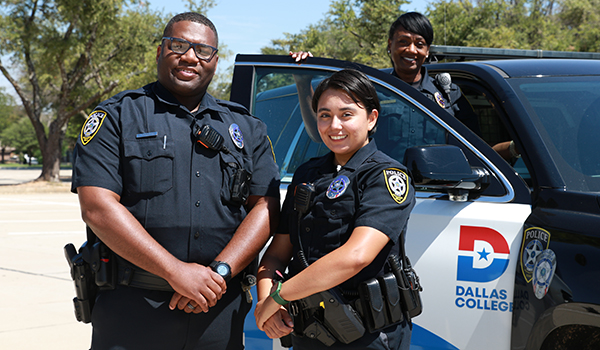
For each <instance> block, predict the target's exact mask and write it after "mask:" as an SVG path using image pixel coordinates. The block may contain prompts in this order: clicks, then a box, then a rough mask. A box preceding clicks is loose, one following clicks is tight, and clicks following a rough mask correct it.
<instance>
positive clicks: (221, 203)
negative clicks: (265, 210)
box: [72, 82, 279, 264]
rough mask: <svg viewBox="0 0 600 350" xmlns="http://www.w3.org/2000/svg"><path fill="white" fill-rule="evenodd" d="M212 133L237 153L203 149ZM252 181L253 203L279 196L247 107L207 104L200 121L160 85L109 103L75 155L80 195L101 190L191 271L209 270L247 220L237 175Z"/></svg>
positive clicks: (263, 137)
mask: <svg viewBox="0 0 600 350" xmlns="http://www.w3.org/2000/svg"><path fill="white" fill-rule="evenodd" d="M204 125H210V127H212V128H213V129H214V130H216V131H217V132H218V133H219V134H220V135H221V136H222V138H223V145H224V146H225V147H226V149H227V150H229V153H226V152H223V151H216V150H214V149H209V148H207V147H205V146H204V145H203V144H201V143H199V142H197V139H196V136H195V132H196V131H197V130H198V129H200V128H201V127H202V126H204ZM236 167H238V168H244V169H245V170H247V171H248V172H250V173H251V174H252V175H251V180H250V182H249V192H250V195H258V196H272V197H278V196H279V175H278V171H277V166H276V164H275V161H274V157H273V152H272V149H271V144H270V141H269V139H268V137H267V132H266V126H265V125H264V123H262V122H261V121H260V120H258V119H257V118H254V117H252V116H251V115H249V113H248V111H247V110H246V109H245V108H244V107H242V106H241V105H237V104H234V103H231V102H227V101H221V100H217V99H215V98H213V97H212V96H211V95H209V94H208V93H207V94H205V96H204V97H203V99H202V101H201V104H200V107H199V109H198V111H197V112H195V113H191V112H190V111H188V110H187V108H185V107H184V106H182V105H180V104H179V103H178V102H177V100H176V99H175V98H174V97H173V96H172V95H171V94H170V93H169V92H168V91H167V90H166V89H165V88H164V87H163V86H162V85H161V84H160V83H159V82H155V83H152V84H149V85H147V86H145V87H143V88H140V89H138V90H134V91H125V92H122V93H120V94H117V95H115V96H114V97H112V98H110V99H108V100H106V101H104V102H103V103H101V104H100V105H99V106H98V107H97V108H96V109H95V110H94V112H92V114H91V115H90V117H89V118H88V120H87V122H86V124H85V125H84V127H83V129H82V132H81V137H80V139H79V141H78V144H77V146H76V151H75V156H74V166H73V183H72V190H73V191H76V190H77V187H80V186H96V187H102V188H105V189H108V190H111V191H113V192H115V193H116V194H118V195H120V196H121V203H122V204H123V205H124V206H125V207H126V208H127V209H128V210H129V211H130V212H131V213H132V214H133V215H134V216H135V217H136V218H137V219H138V220H139V222H140V223H141V224H142V225H143V226H144V227H145V228H146V230H147V231H148V232H149V233H150V234H151V235H152V237H153V238H154V239H156V240H157V241H158V243H160V244H161V245H162V246H164V247H165V248H166V249H167V250H168V251H169V252H171V253H172V254H173V255H174V256H176V257H177V258H179V259H180V260H183V261H189V262H198V263H201V264H209V263H210V262H211V261H212V260H213V259H214V258H215V257H216V256H217V255H218V254H219V253H220V252H221V250H222V249H223V248H224V247H225V246H226V245H227V243H228V242H229V241H230V239H231V237H232V236H233V234H234V232H235V230H236V229H237V227H238V225H239V224H240V223H241V221H242V220H243V219H244V217H245V216H246V209H245V208H244V206H242V205H239V204H237V203H236V202H235V201H231V199H230V191H231V177H232V174H233V170H232V169H233V168H236Z"/></svg>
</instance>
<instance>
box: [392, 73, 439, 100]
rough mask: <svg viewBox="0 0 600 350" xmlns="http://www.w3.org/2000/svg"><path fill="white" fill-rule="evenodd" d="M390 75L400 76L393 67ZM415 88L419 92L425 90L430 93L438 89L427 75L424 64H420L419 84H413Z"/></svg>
mask: <svg viewBox="0 0 600 350" xmlns="http://www.w3.org/2000/svg"><path fill="white" fill-rule="evenodd" d="M392 75H393V76H395V77H396V78H398V79H400V77H399V76H398V74H396V71H395V70H394V69H392ZM410 85H412V84H410ZM413 86H414V85H413ZM415 88H416V89H417V90H419V91H420V92H423V91H427V92H429V93H430V94H432V95H433V94H434V93H436V92H437V91H438V89H437V88H436V87H435V85H434V84H433V79H432V78H431V77H430V76H429V74H427V68H426V67H425V66H421V81H419V85H418V86H415Z"/></svg>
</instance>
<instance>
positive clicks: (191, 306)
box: [187, 303, 196, 310]
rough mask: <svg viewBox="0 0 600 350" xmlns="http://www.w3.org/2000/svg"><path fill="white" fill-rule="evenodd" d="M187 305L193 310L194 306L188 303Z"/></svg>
mask: <svg viewBox="0 0 600 350" xmlns="http://www.w3.org/2000/svg"><path fill="white" fill-rule="evenodd" d="M187 307H189V308H190V310H194V309H195V308H196V307H195V306H194V305H192V304H190V303H188V304H187Z"/></svg>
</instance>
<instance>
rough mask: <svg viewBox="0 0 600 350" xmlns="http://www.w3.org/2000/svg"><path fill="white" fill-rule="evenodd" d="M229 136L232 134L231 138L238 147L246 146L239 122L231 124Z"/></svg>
mask: <svg viewBox="0 0 600 350" xmlns="http://www.w3.org/2000/svg"><path fill="white" fill-rule="evenodd" d="M229 136H231V140H232V141H233V143H234V144H235V146H236V147H237V148H239V149H242V148H244V135H242V130H240V127H239V126H238V125H237V124H235V123H234V124H231V125H229Z"/></svg>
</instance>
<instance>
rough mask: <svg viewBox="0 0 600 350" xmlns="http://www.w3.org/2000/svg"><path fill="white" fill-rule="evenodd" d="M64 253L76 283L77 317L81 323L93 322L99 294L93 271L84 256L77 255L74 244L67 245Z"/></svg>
mask: <svg viewBox="0 0 600 350" xmlns="http://www.w3.org/2000/svg"><path fill="white" fill-rule="evenodd" d="M84 245H85V244H84ZM82 249H83V247H82ZM64 252H65V257H66V258H67V261H68V262H69V267H70V268H71V278H73V282H74V283H75V295H76V296H75V298H73V305H74V307H75V317H76V318H77V321H79V322H83V323H90V322H91V321H92V308H93V307H94V302H95V300H96V294H97V292H98V286H96V283H95V281H94V276H93V275H92V269H91V267H90V264H88V263H87V262H86V261H84V260H83V257H82V254H81V253H77V250H76V249H75V246H74V245H73V244H71V243H69V244H67V245H66V246H65V248H64Z"/></svg>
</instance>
